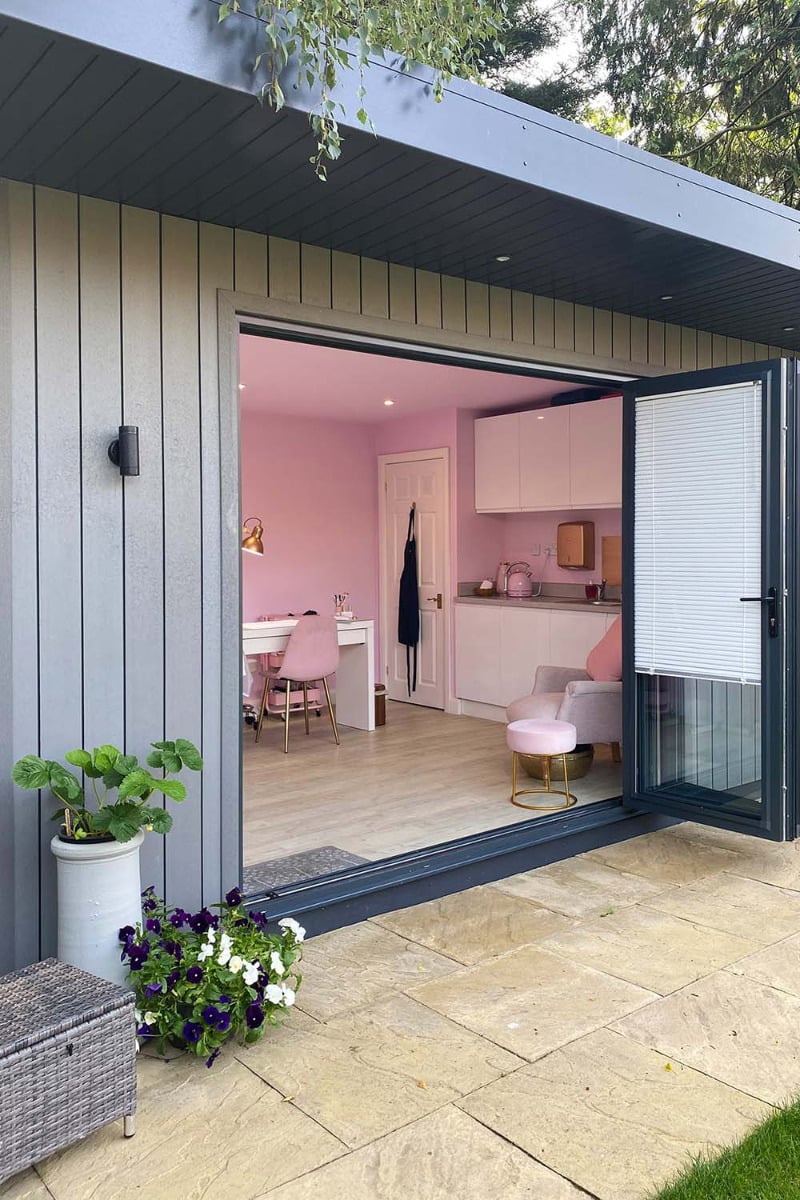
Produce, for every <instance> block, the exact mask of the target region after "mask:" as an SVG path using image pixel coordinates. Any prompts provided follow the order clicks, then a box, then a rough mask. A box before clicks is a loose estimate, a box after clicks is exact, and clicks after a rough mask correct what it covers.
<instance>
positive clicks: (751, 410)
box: [634, 383, 762, 683]
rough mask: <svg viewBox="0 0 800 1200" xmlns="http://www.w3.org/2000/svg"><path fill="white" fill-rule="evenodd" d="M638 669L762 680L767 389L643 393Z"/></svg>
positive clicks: (639, 409) (639, 410)
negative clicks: (747, 599)
mask: <svg viewBox="0 0 800 1200" xmlns="http://www.w3.org/2000/svg"><path fill="white" fill-rule="evenodd" d="M635 504H636V512H635V535H634V587H635V598H636V604H635V623H634V624H635V643H636V654H635V662H636V670H637V671H640V672H646V673H650V674H661V675H680V676H686V677H689V678H693V679H720V680H732V681H735V682H740V683H760V681H761V619H762V613H761V605H759V604H742V603H741V602H740V600H739V597H740V596H758V595H760V593H761V387H760V385H758V384H753V383H743V384H735V385H733V386H730V387H718V388H708V389H705V390H702V391H700V390H699V391H696V392H686V393H684V392H682V393H680V394H674V395H663V396H648V397H642V398H641V399H638V400H637V401H636V470H635Z"/></svg>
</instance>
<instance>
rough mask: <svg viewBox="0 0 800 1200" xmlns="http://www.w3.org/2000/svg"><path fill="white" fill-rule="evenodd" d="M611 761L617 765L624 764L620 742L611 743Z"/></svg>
mask: <svg viewBox="0 0 800 1200" xmlns="http://www.w3.org/2000/svg"><path fill="white" fill-rule="evenodd" d="M611 761H612V762H615V763H621V762H622V750H621V749H620V744H619V742H612V743H611Z"/></svg>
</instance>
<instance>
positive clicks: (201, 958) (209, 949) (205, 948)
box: [197, 942, 214, 962]
mask: <svg viewBox="0 0 800 1200" xmlns="http://www.w3.org/2000/svg"><path fill="white" fill-rule="evenodd" d="M213 953H214V947H213V946H212V945H211V942H203V945H202V946H201V947H200V953H199V954H198V956H197V961H198V962H205V961H206V959H207V958H211V955H212V954H213Z"/></svg>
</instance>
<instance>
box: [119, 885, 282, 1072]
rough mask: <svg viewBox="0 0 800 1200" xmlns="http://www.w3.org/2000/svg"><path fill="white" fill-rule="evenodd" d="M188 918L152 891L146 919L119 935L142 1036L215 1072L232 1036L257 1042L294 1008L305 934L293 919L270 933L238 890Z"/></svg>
mask: <svg viewBox="0 0 800 1200" xmlns="http://www.w3.org/2000/svg"><path fill="white" fill-rule="evenodd" d="M213 907H214V908H218V909H219V915H216V914H214V913H212V912H211V911H210V910H209V909H206V908H204V909H202V910H201V911H200V912H198V913H194V914H192V913H187V912H185V911H184V910H183V909H181V908H167V907H166V906H165V905H164V903H163V901H161V900H159V899H158V898H157V897H156V896H155V894H154V891H153V889H152V888H148V889H147V891H145V892H144V893H143V895H142V911H143V920H142V923H141V924H140V925H137V926H136V927H135V928H134V927H132V926H129V925H128V926H125V928H123V929H121V930H120V931H119V937H120V941H121V943H122V945H123V950H122V959H123V961H124V962H127V964H128V967H129V969H130V983H131V986H132V987H133V989H134V991H135V992H136V1003H137V1011H136V1025H137V1033H138V1035H139V1037H140V1038H141V1039H143V1040H145V1041H148V1040H154V1041H155V1042H156V1044H157V1046H158V1049H159V1050H160V1051H161V1052H162V1053H163V1051H164V1048H165V1046H166V1045H167V1044H170V1045H174V1046H180V1047H182V1048H183V1049H186V1050H189V1051H190V1052H192V1053H194V1054H197V1055H199V1056H200V1057H201V1058H204V1059H206V1065H207V1066H209V1067H210V1066H211V1065H212V1064H213V1062H214V1059H215V1058H216V1057H217V1055H218V1054H219V1051H220V1048H221V1047H222V1046H223V1045H224V1043H225V1042H227V1041H228V1040H229V1039H230V1038H234V1037H236V1038H239V1039H240V1040H241V1041H243V1042H246V1043H250V1042H256V1041H258V1039H259V1038H260V1037H262V1036H263V1034H264V1031H265V1030H266V1029H267V1028H268V1027H269V1026H270V1025H277V1024H279V1018H280V1016H281V1015H282V1014H283V1013H285V1012H286V1011H287V1010H288V1009H289V1008H291V1007H292V1005H293V1004H294V1001H295V994H296V992H297V989H298V988H299V987H300V984H301V982H302V977H301V975H300V971H299V964H300V959H301V957H302V949H301V943H302V941H303V938H304V936H305V930H304V929H303V928H302V926H301V925H298V923H297V922H296V921H294V920H292V919H291V918H286V919H284V920H283V921H281V922H279V924H278V926H277V927H275V929H274V931H273V932H268V931H267V922H266V920H265V918H264V917H263V916H262V915H261V914H260V913H247V912H246V911H245V909H244V908H243V907H242V896H241V893H240V892H239V890H238V889H237V888H234V889H233V890H232V891H230V892H228V895H227V896H226V897H225V903H224V904H220V905H214V906H213Z"/></svg>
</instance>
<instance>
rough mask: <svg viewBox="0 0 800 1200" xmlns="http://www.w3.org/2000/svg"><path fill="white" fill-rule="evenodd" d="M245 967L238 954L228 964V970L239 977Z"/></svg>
mask: <svg viewBox="0 0 800 1200" xmlns="http://www.w3.org/2000/svg"><path fill="white" fill-rule="evenodd" d="M243 966H244V959H243V958H240V956H239V955H238V954H234V956H233V958H232V959H231V961H230V962H229V963H228V970H230V971H233V973H234V975H238V974H239V972H240V971H241V969H242V967H243Z"/></svg>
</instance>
